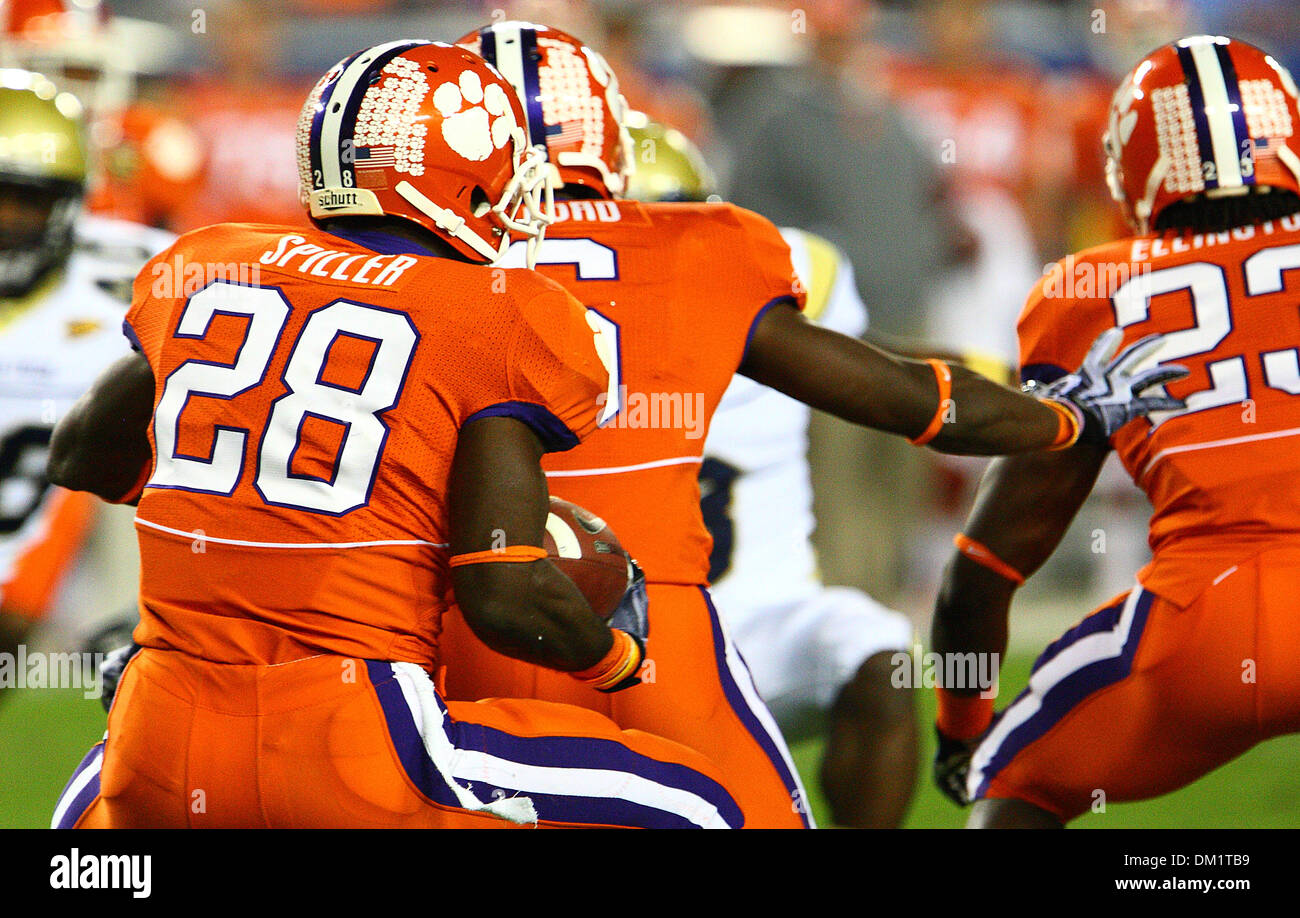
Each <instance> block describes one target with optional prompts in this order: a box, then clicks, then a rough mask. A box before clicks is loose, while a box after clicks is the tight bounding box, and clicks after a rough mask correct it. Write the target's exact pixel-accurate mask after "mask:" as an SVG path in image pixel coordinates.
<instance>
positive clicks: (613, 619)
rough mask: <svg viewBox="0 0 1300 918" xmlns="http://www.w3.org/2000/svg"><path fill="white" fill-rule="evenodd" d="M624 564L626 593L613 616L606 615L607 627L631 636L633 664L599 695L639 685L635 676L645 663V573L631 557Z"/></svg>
mask: <svg viewBox="0 0 1300 918" xmlns="http://www.w3.org/2000/svg"><path fill="white" fill-rule="evenodd" d="M627 563H628V569H629V571H630V572H631V574H630V576H629V578H628V581H629V582H628V587H627V592H626V593H624V594H623V598H622V600H620V601H619V604H618V607H617V608H616V609H614V614H613V615H612V616H610V619H609V627H610V628H611V629H613V630H615V631H622V632H623V633H625V634H627V635H629V636H631V638H632V640H633V641H634V642H635V643H636V647H637V664H636V668H635V669H634V670H633V671H632V674H631V675H630V676H628V677H627V678H626V679H624V680H623V681H621V682H619V683H618V684H617V685H613V686H611V687H609V688H606V689H601V691H603V692H621V691H622V690H623V689H626V688H631V687H632V686H634V685H640V684H641V677H640V675H638V673H640V671H641V663H642V662H643V661H644V660H645V642H646V638H647V637H649V636H650V600H649V599H648V598H647V597H646V590H645V573H644V572H643V571H642V570H641V566H640V565H639V564H637V563H636V561H635V560H634V559H633V558H632V557H630V556H629V557H628V559H627Z"/></svg>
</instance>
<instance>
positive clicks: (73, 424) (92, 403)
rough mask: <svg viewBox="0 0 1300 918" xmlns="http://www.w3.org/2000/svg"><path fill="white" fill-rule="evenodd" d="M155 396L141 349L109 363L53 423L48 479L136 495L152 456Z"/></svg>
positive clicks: (110, 497) (119, 496)
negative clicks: (150, 442) (152, 421)
mask: <svg viewBox="0 0 1300 918" xmlns="http://www.w3.org/2000/svg"><path fill="white" fill-rule="evenodd" d="M153 399H154V378H153V370H151V369H150V368H149V361H147V360H145V358H144V355H143V354H140V353H138V352H132V353H130V354H128V355H127V356H125V357H123V358H121V359H120V360H118V361H116V362H115V363H113V364H112V365H111V366H109V367H108V369H106V370H105V371H104V372H103V373H101V374H100V376H99V378H98V379H97V380H95V383H94V385H92V386H91V387H90V390H89V391H88V392H86V394H85V395H83V396H82V397H81V398H79V399H78V400H77V402H76V404H74V405H73V406H72V408H71V409H70V410H69V411H68V413H67V414H66V415H64V416H63V418H61V419H60V420H59V423H58V424H57V425H56V426H55V428H54V433H53V435H52V437H51V439H50V457H49V463H48V466H47V468H46V475H47V477H48V478H49V480H50V482H51V483H53V484H56V485H60V486H62V487H65V488H70V489H72V490H74V491H90V492H91V493H93V494H97V495H99V496H100V497H102V498H103V499H104V500H107V501H111V502H121V501H123V500H127V499H134V497H136V496H138V493H139V485H140V484H141V483H142V481H143V478H142V476H143V475H144V474H145V472H146V471H147V469H148V467H149V466H150V464H151V463H152V461H153V453H152V451H151V450H150V447H149V422H150V420H152V418H153Z"/></svg>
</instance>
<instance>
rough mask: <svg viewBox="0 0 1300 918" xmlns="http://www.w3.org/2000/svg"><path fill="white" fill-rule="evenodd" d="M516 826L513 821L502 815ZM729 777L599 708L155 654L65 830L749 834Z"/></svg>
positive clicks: (148, 652) (321, 662)
mask: <svg viewBox="0 0 1300 918" xmlns="http://www.w3.org/2000/svg"><path fill="white" fill-rule="evenodd" d="M507 820H514V821H507ZM740 822H741V814H740V810H739V808H738V807H737V806H736V804H735V802H734V801H732V800H731V798H730V797H729V796H728V795H727V793H726V792H725V791H724V790H723V789H722V786H721V784H720V781H719V772H718V770H717V769H716V768H715V767H714V766H713V765H712V764H711V763H709V762H708V761H707V760H705V759H704V758H703V757H702V756H700V755H699V754H697V753H695V752H693V751H691V750H689V749H686V748H684V747H681V746H679V745H677V744H676V743H672V742H669V741H668V740H664V739H661V738H659V737H656V736H650V735H648V734H644V733H638V732H636V731H621V730H619V729H618V727H616V726H615V725H614V724H613V723H612V722H611V721H609V720H608V719H607V718H604V717H601V716H600V715H598V714H595V713H593V712H591V711H586V710H582V709H578V708H569V707H566V706H564V705H557V704H549V703H545V702H538V701H532V700H503V701H495V702H491V703H486V704H475V703H470V704H451V705H445V704H444V703H443V702H442V700H441V699H440V698H438V697H437V695H436V693H435V691H434V688H433V683H432V680H430V679H429V677H428V675H427V674H426V673H425V672H424V671H423V670H422V669H420V668H419V667H417V666H415V665H414V664H400V663H399V664H392V663H381V662H376V661H367V660H358V659H352V658H347V657H338V656H332V655H322V656H318V657H311V658H308V659H305V660H299V661H295V662H292V663H285V664H280V665H276V666H253V665H231V664H217V663H211V662H207V661H203V660H199V659H197V658H194V657H191V656H189V655H187V654H183V653H179V652H175V651H162V650H153V649H145V650H143V651H141V652H140V653H139V654H137V655H136V656H135V657H134V658H133V659H132V660H131V662H130V663H129V664H128V666H127V668H126V671H125V673H124V674H123V677H122V681H121V684H120V687H119V689H118V693H117V695H116V696H115V697H114V699H113V706H112V710H111V712H110V714H109V721H108V734H107V739H106V740H105V742H104V743H102V744H100V745H97V746H96V747H95V748H94V749H92V750H91V753H90V754H89V755H88V756H87V757H86V759H85V760H84V761H83V762H82V764H81V766H80V767H78V769H77V771H76V772H75V773H74V774H73V777H72V779H71V780H70V781H69V783H68V786H67V788H66V789H65V790H64V792H63V794H62V796H61V797H60V801H59V804H58V806H57V808H56V810H55V815H54V819H53V825H54V827H56V828H61V827H66V828H71V827H79V828H132V827H150V828H152V827H159V828H183V827H213V828H218V827H219V828H263V827H266V828H343V827H346V828H353V827H359V828H370V827H373V828H507V827H518V825H520V824H522V825H534V824H536V825H541V826H547V827H574V826H601V827H606V826H613V827H650V828H658V827H668V828H676V827H682V828H691V827H696V826H707V827H719V828H722V827H733V826H735V827H738V826H739V824H740Z"/></svg>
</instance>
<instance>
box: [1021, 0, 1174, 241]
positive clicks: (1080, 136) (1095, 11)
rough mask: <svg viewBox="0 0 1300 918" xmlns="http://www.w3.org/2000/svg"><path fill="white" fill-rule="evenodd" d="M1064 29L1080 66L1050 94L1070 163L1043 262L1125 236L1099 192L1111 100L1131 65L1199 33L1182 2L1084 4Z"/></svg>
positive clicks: (1116, 0) (1103, 182)
mask: <svg viewBox="0 0 1300 918" xmlns="http://www.w3.org/2000/svg"><path fill="white" fill-rule="evenodd" d="M1069 21H1070V22H1071V24H1072V25H1073V26H1074V34H1075V36H1076V40H1077V44H1078V45H1080V46H1081V47H1082V48H1083V50H1084V51H1086V52H1087V53H1086V56H1085V57H1084V60H1085V61H1086V62H1087V64H1086V65H1085V66H1082V67H1078V68H1075V69H1074V70H1072V71H1071V72H1069V73H1067V74H1065V75H1063V76H1062V77H1061V78H1060V79H1059V80H1058V81H1057V83H1056V85H1055V86H1054V88H1053V105H1054V106H1055V107H1056V108H1057V110H1058V111H1060V112H1061V113H1062V115H1063V116H1064V118H1065V119H1066V120H1067V121H1068V123H1069V125H1070V154H1071V158H1070V171H1069V174H1068V176H1067V177H1066V185H1065V187H1066V188H1067V189H1068V193H1067V194H1066V195H1065V196H1064V201H1063V203H1064V207H1063V208H1062V210H1061V216H1062V219H1063V220H1064V227H1063V235H1064V239H1063V241H1062V244H1061V245H1060V247H1059V248H1058V249H1057V250H1056V251H1055V252H1048V253H1047V259H1046V260H1051V259H1054V258H1056V257H1059V256H1060V255H1063V254H1065V253H1066V252H1077V251H1080V250H1082V249H1086V248H1088V247H1089V246H1094V245H1099V244H1101V243H1103V242H1109V241H1110V240H1112V239H1117V238H1119V237H1120V236H1125V235H1127V234H1128V233H1129V232H1130V230H1129V227H1128V226H1127V225H1126V224H1125V223H1124V219H1123V217H1122V216H1121V214H1120V211H1119V208H1117V207H1116V206H1115V203H1114V202H1113V201H1112V200H1111V198H1110V192H1109V190H1108V189H1107V187H1106V170H1105V165H1106V159H1105V156H1104V155H1103V154H1102V149H1101V138H1102V135H1103V134H1104V133H1105V131H1106V120H1107V117H1108V114H1109V111H1110V100H1111V96H1112V95H1113V94H1114V92H1115V90H1116V88H1117V87H1118V86H1119V84H1120V81H1121V80H1122V79H1123V78H1124V76H1125V74H1127V73H1128V71H1129V70H1130V69H1131V68H1132V66H1133V62H1134V61H1137V60H1140V59H1141V58H1142V57H1143V56H1144V55H1146V54H1147V53H1149V52H1150V51H1152V50H1154V49H1155V48H1157V47H1159V46H1160V45H1163V44H1167V43H1169V42H1171V41H1175V40H1176V39H1178V38H1181V37H1183V36H1185V35H1187V34H1190V33H1193V32H1195V31H1197V30H1198V29H1199V26H1198V24H1197V23H1196V21H1195V19H1194V17H1193V16H1192V11H1191V9H1190V4H1189V3H1188V2H1187V0H1102V2H1100V3H1098V2H1095V0H1086V2H1079V3H1075V4H1074V5H1073V7H1072V10H1071V15H1070V20H1069Z"/></svg>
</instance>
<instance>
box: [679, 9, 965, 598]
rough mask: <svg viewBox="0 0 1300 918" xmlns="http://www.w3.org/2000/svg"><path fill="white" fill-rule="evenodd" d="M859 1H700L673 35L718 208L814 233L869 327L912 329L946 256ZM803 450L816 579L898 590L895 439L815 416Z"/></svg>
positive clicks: (930, 187) (924, 171) (904, 502)
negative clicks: (881, 84) (694, 64)
mask: <svg viewBox="0 0 1300 918" xmlns="http://www.w3.org/2000/svg"><path fill="white" fill-rule="evenodd" d="M875 13H876V8H875V4H874V3H870V2H861V0H824V2H811V3H803V4H800V5H799V6H798V7H793V8H791V7H787V8H777V7H774V6H753V5H750V6H747V7H740V8H727V7H723V8H717V7H703V8H701V9H699V10H697V11H695V12H694V14H693V15H692V16H689V17H687V19H686V22H685V26H686V33H685V35H684V40H685V43H686V46H687V48H688V49H689V50H690V51H691V53H692V54H694V55H695V56H696V57H697V58H699V59H701V60H702V61H703V62H704V63H707V64H710V65H711V66H712V67H713V71H714V77H713V79H712V81H711V84H712V85H711V93H710V95H711V101H712V102H713V105H714V118H715V121H716V125H717V131H718V136H719V138H720V141H721V142H722V143H723V144H725V145H726V148H727V150H728V151H729V154H730V160H731V162H730V166H731V168H730V170H729V172H730V175H729V183H728V184H729V187H728V191H727V193H726V197H727V198H728V199H729V200H732V201H735V202H736V203H738V204H740V205H742V206H745V207H748V208H751V209H753V210H756V211H758V212H759V213H761V214H763V215H764V216H765V217H767V218H768V219H770V220H772V221H773V222H775V223H777V224H778V225H782V226H797V227H800V228H803V229H807V230H809V231H811V232H814V233H817V234H819V235H822V236H825V237H826V238H827V239H830V240H831V241H832V242H834V243H835V244H836V245H838V246H839V247H840V248H841V249H842V250H843V251H844V252H846V253H847V254H848V256H849V258H850V260H851V261H852V262H853V267H854V272H855V275H856V278H857V281H858V287H859V290H860V292H861V295H862V299H863V302H865V303H866V305H867V308H868V310H870V312H871V323H872V327H873V328H875V329H878V330H880V331H883V332H885V333H888V334H893V335H912V336H915V335H916V334H917V333H918V331H919V330H920V329H921V328H923V327H924V314H923V307H924V303H925V302H926V300H927V297H928V291H929V285H930V282H931V278H933V277H935V276H936V275H937V274H938V273H939V271H940V269H941V268H942V266H943V265H944V263H945V262H946V261H947V260H949V259H951V258H952V257H953V251H954V248H955V244H954V241H953V239H952V238H951V234H952V229H953V224H952V222H951V221H950V220H947V219H945V215H944V213H943V211H942V210H941V208H940V206H939V199H938V194H937V182H936V179H935V174H934V173H935V169H934V165H933V162H932V158H931V157H927V156H926V155H925V154H924V153H923V151H922V150H921V149H920V148H919V147H918V146H917V144H916V143H915V142H914V141H913V139H912V137H911V134H910V133H909V131H908V130H907V128H906V126H905V124H904V121H903V119H902V116H901V115H900V114H899V112H898V110H897V109H896V108H895V107H894V106H893V105H891V104H890V102H889V101H888V100H887V99H886V98H885V97H884V96H882V95H881V94H880V93H879V92H878V91H877V89H876V85H875V82H874V81H873V79H872V78H871V76H870V74H871V73H872V68H873V66H874V62H875V59H876V58H877V56H878V52H877V49H876V48H875V47H874V46H873V45H871V44H869V43H868V41H867V35H868V32H869V29H870V27H871V24H872V21H873V19H874V15H875ZM810 439H811V442H812V449H811V451H810V456H811V461H812V466H813V475H814V489H815V491H816V514H817V518H818V532H817V537H816V542H817V548H818V554H819V558H820V563H821V567H822V572H823V574H824V575H825V577H826V580H827V582H830V583H848V584H852V585H854V586H858V587H861V588H865V589H868V590H873V591H875V592H876V593H877V594H878V595H886V596H892V595H896V593H897V590H898V588H899V586H900V585H901V583H902V582H903V581H904V579H905V576H906V564H905V560H906V559H905V552H906V548H907V544H908V542H909V533H910V532H911V530H912V527H913V526H914V525H915V518H914V517H913V516H912V515H910V514H907V513H900V512H898V508H899V507H905V506H915V505H916V503H917V501H916V499H915V498H916V496H917V495H916V488H917V477H916V470H917V468H918V466H917V458H916V456H915V455H914V453H915V450H913V449H912V447H910V446H908V445H907V444H906V443H901V441H896V439H894V438H888V437H884V436H881V435H872V434H870V433H867V432H862V431H858V430H851V429H849V428H847V427H846V426H844V425H840V424H835V423H834V422H828V420H827V419H826V418H825V417H824V416H814V420H813V424H812V428H811V432H810Z"/></svg>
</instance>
